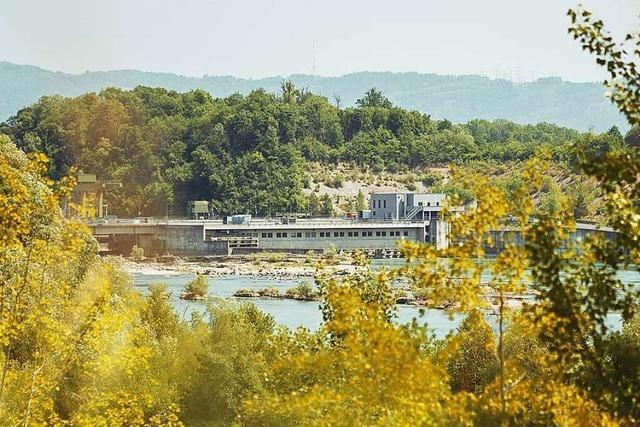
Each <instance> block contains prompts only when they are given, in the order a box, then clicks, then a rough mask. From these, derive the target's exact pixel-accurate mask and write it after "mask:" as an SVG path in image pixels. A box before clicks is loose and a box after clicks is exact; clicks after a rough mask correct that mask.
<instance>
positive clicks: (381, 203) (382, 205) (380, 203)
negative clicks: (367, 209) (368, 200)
mask: <svg viewBox="0 0 640 427" xmlns="http://www.w3.org/2000/svg"><path fill="white" fill-rule="evenodd" d="M373 207H374V208H375V207H376V201H375V200H374V201H373ZM378 208H383V209H386V208H387V201H386V200H378Z"/></svg>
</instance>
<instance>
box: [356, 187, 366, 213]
mask: <svg viewBox="0 0 640 427" xmlns="http://www.w3.org/2000/svg"><path fill="white" fill-rule="evenodd" d="M366 209H367V204H366V202H365V199H364V193H363V192H362V189H359V190H358V195H357V196H356V211H363V210H366Z"/></svg>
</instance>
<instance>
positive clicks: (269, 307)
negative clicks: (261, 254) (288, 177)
mask: <svg viewBox="0 0 640 427" xmlns="http://www.w3.org/2000/svg"><path fill="white" fill-rule="evenodd" d="M403 262H404V261H403V260H374V262H373V263H372V268H374V269H378V268H381V267H395V266H400V265H402V263H403ZM618 276H619V278H620V279H621V280H622V281H623V282H624V283H631V284H634V285H635V286H639V287H640V274H638V272H637V271H623V272H620V273H619V275H618ZM194 277H195V275H193V274H179V275H157V274H139V273H135V274H133V281H134V284H135V286H136V288H138V289H139V290H141V291H142V292H143V293H146V292H147V289H148V286H149V284H152V283H164V284H166V285H167V287H168V291H169V292H171V301H172V303H173V305H174V307H175V309H176V311H177V312H178V314H179V315H180V316H181V317H182V318H184V319H189V318H190V317H191V313H192V312H193V311H194V310H195V311H199V312H202V313H203V312H204V311H205V308H206V303H204V302H200V301H184V300H181V299H180V298H179V296H180V292H181V291H182V288H183V287H184V285H185V284H186V283H187V282H189V281H191V280H193V278H194ZM303 280H307V281H309V278H306V279H305V278H286V279H283V278H269V277H259V276H223V277H209V292H210V293H211V294H212V295H213V296H217V297H221V298H231V299H234V298H233V296H232V295H233V293H234V292H235V291H237V290H239V289H255V290H259V289H263V288H266V287H274V288H276V289H278V290H279V291H280V292H282V293H284V292H285V291H286V290H287V289H289V288H291V287H294V286H296V285H297V284H298V283H300V282H302V281H303ZM237 300H242V301H250V302H252V303H253V304H255V305H256V307H258V308H259V309H260V310H262V311H263V312H265V313H268V314H270V315H272V316H273V318H274V319H275V321H276V322H277V323H280V324H283V325H285V326H287V327H289V328H297V327H299V326H304V327H307V328H309V329H312V330H313V329H316V328H317V327H318V326H319V325H320V323H321V321H322V314H321V312H320V309H319V304H318V303H317V302H313V301H311V302H310V301H294V300H286V299H267V298H265V299H260V298H255V299H253V298H252V299H246V298H237ZM397 314H398V319H397V321H398V322H399V323H407V322H411V321H412V320H413V319H414V318H415V319H417V320H418V322H419V323H420V324H426V325H428V326H429V328H430V329H432V330H433V331H434V333H435V334H436V336H438V337H443V336H445V335H446V334H447V333H448V332H450V331H452V330H453V329H455V328H456V327H457V326H458V325H459V324H460V322H461V320H462V317H461V316H454V317H453V318H450V317H449V314H447V313H446V312H444V311H443V310H424V314H423V315H421V314H420V309H419V308H418V307H414V306H398V312H397ZM488 319H489V320H490V321H492V320H493V319H495V318H494V317H493V316H488ZM609 323H610V325H611V326H614V327H615V326H619V325H620V315H619V314H612V315H611V316H610V317H609Z"/></svg>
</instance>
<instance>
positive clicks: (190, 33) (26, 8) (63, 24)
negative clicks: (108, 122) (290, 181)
mask: <svg viewBox="0 0 640 427" xmlns="http://www.w3.org/2000/svg"><path fill="white" fill-rule="evenodd" d="M577 3H578V0H536V1H531V0H526V1H525V0H393V1H391V0H366V1H365V0H362V1H361V0H357V1H352V0H316V1H307V0H282V1H275V0H223V1H221V0H0V60H6V61H11V62H16V63H20V64H33V65H38V66H41V67H43V68H47V69H52V70H57V71H66V72H72V73H81V72H84V71H86V70H111V69H123V68H126V69H140V70H147V71H169V72H174V73H179V74H186V75H192V76H201V75H203V74H213V75H220V74H223V75H225V74H231V75H235V76H239V77H265V76H272V75H281V76H286V75H289V74H296V73H307V74H310V73H311V72H312V70H313V41H314V40H315V46H316V48H315V57H316V61H315V63H316V67H315V69H316V74H319V75H326V76H333V75H341V74H346V73H350V72H354V71H364V70H368V71H417V72H424V73H428V72H432V73H440V74H469V73H478V74H485V75H489V76H491V77H493V76H495V75H497V76H499V77H506V78H512V79H513V80H529V79H531V78H532V77H538V76H547V75H558V76H562V77H563V78H565V79H569V80H574V81H585V80H599V79H601V78H602V74H601V71H600V69H599V68H598V67H597V66H596V65H594V61H593V59H592V58H591V57H589V55H587V54H586V53H583V52H582V51H581V50H580V48H579V46H578V44H577V43H576V42H575V41H573V40H572V39H571V38H570V37H569V36H568V34H567V25H568V18H567V16H566V10H567V8H568V7H570V6H574V5H576V4H577ZM584 3H585V5H587V6H588V7H591V9H592V10H593V11H594V12H595V13H596V14H597V15H599V16H600V17H602V18H603V19H604V20H605V22H606V23H607V25H608V26H609V27H610V28H611V30H613V32H614V34H616V33H618V34H619V33H622V32H623V31H629V30H632V29H634V28H637V27H638V26H639V23H640V18H638V15H639V14H640V0H585V1H584Z"/></svg>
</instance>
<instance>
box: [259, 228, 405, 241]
mask: <svg viewBox="0 0 640 427" xmlns="http://www.w3.org/2000/svg"><path fill="white" fill-rule="evenodd" d="M388 234H389V236H390V237H400V236H401V235H402V236H405V237H406V236H408V235H409V232H408V231H406V230H405V231H402V232H400V231H399V230H396V231H394V230H392V231H389V232H388ZM274 235H275V237H276V238H277V239H283V238H288V237H289V235H291V238H302V237H303V236H304V237H306V238H315V237H316V236H318V237H331V232H330V231H320V232H319V233H316V232H315V231H306V232H304V233H302V232H301V231H297V232H292V233H288V232H286V231H282V232H277V233H269V232H265V233H262V238H263V239H272V238H273V236H274ZM345 236H346V237H373V236H374V232H373V231H362V232H360V231H346V232H345V231H334V232H333V237H345ZM375 236H376V237H387V232H386V231H376V232H375Z"/></svg>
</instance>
